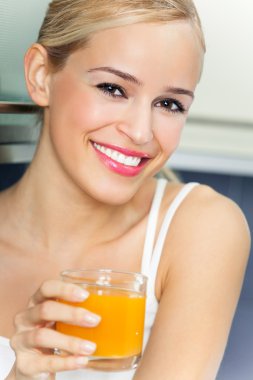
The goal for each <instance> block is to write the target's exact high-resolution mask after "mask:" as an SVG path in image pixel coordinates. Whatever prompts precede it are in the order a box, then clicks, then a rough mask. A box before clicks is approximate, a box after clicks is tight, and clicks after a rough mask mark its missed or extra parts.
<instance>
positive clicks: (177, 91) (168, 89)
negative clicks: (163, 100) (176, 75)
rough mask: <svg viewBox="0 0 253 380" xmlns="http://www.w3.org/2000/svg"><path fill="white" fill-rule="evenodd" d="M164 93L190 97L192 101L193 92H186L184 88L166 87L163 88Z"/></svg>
mask: <svg viewBox="0 0 253 380" xmlns="http://www.w3.org/2000/svg"><path fill="white" fill-rule="evenodd" d="M165 91H166V92H171V93H172V94H175V95H188V96H190V97H191V98H192V99H194V92H193V91H190V90H186V89H184V88H179V87H170V86H169V87H166V88H165Z"/></svg>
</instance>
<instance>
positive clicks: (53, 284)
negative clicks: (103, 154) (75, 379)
mask: <svg viewBox="0 0 253 380" xmlns="http://www.w3.org/2000/svg"><path fill="white" fill-rule="evenodd" d="M122 46H124V49H122ZM119 52H120V54H119ZM202 60H203V53H202V49H201V46H200V43H199V40H198V38H197V36H196V34H195V32H194V31H193V29H192V27H191V25H190V24H188V23H187V22H186V21H180V22H179V21H177V22H171V23H170V24H168V25H153V24H137V25H129V26H126V27H122V28H115V29H111V30H106V31H103V32H100V33H97V34H96V35H95V36H94V37H93V38H92V40H91V41H90V44H89V46H88V48H86V49H81V50H79V51H77V52H75V53H73V54H72V55H71V56H70V57H69V59H68V61H67V63H66V66H65V67H64V69H63V70H61V71H59V72H56V73H52V72H51V71H50V66H49V64H48V59H47V54H46V51H45V50H44V48H43V47H42V46H40V45H38V44H35V45H33V46H32V47H31V48H30V49H29V51H28V53H27V55H26V59H25V67H26V80H27V86H28V90H29V93H30V95H31V97H32V99H33V100H34V101H35V102H36V103H37V104H39V105H41V106H43V107H45V124H44V127H43V132H42V136H41V139H40V143H39V146H38V149H37V152H36V155H35V157H34V159H33V162H32V163H31V165H30V167H29V169H28V170H27V172H26V174H25V175H24V177H23V178H22V179H21V181H19V182H18V183H17V184H16V185H15V186H13V187H12V188H10V189H8V190H6V191H4V192H3V193H2V194H1V195H0V226H1V229H0V260H1V276H0V302H1V303H2V304H4V305H5V310H4V311H3V312H1V316H0V318H1V319H0V335H3V336H6V337H9V338H11V345H12V347H13V348H14V350H15V351H16V355H17V361H16V363H15V365H14V368H13V370H12V372H11V374H10V375H9V376H8V378H7V380H13V379H16V380H24V379H26V380H30V379H31V380H32V379H35V377H36V376H38V375H40V374H41V373H42V374H43V373H50V375H48V376H47V378H50V379H54V376H55V375H54V374H55V373H56V372H58V371H63V370H69V369H77V368H81V367H84V366H85V365H86V363H87V360H86V355H88V354H89V353H90V352H91V351H92V350H94V347H92V346H91V344H92V342H85V341H82V340H79V339H77V338H70V337H67V336H64V335H62V334H59V333H57V332H56V331H54V330H53V329H52V328H51V327H52V322H54V321H56V320H58V321H65V322H69V323H73V324H77V325H89V326H96V325H97V324H98V323H99V321H100V318H99V316H96V315H94V314H92V313H90V312H89V311H88V310H83V309H81V308H73V307H70V306H67V305H62V304H59V303H57V302H56V301H54V299H55V298H62V299H65V300H72V301H78V300H81V299H84V298H85V297H87V296H88V295H87V294H80V289H79V288H78V287H76V286H74V285H71V284H66V283H65V284H64V283H62V282H61V281H59V280H57V279H58V278H59V272H60V271H61V270H64V269H66V268H71V267H72V268H73V267H74V268H76V267H82V268H102V267H106V268H108V267H110V268H112V269H117V270H124V271H134V272H139V271H140V268H141V257H142V249H143V242H144V237H145V229H146V223H147V217H148V213H149V209H150V205H151V202H152V198H153V194H154V190H155V185H156V180H155V179H154V178H153V175H154V174H155V173H156V172H157V171H159V169H160V168H161V167H162V166H163V165H164V164H165V163H166V161H167V160H168V158H169V157H170V156H171V154H172V153H173V151H174V150H175V149H176V147H177V145H178V143H179V140H180V134H181V131H182V128H183V126H184V123H185V120H186V117H187V114H188V110H189V108H190V105H191V103H192V101H193V98H192V96H191V95H190V92H192V93H193V92H194V90H195V87H196V85H197V83H198V80H199V77H200V72H201V68H202ZM101 67H103V68H104V67H110V68H113V69H114V70H115V69H117V70H120V71H122V72H124V73H128V74H130V75H132V76H134V77H135V78H137V80H138V82H141V84H140V83H137V82H136V81H135V82H134V81H133V80H129V77H128V79H126V78H122V75H121V76H119V75H116V74H115V73H114V74H113V73H111V72H110V73H109V72H107V71H104V70H101V69H100V70H95V71H94V69H97V68H101ZM91 70H92V72H91ZM105 82H109V83H114V84H116V85H117V86H118V87H119V86H120V90H119V88H118V87H117V88H115V87H113V89H110V91H111V92H113V93H114V95H116V96H117V97H112V96H111V95H109V94H108V91H109V90H108V88H107V92H106V93H105V92H104V90H103V91H102V90H101V87H99V88H98V85H100V84H101V83H105ZM168 87H169V88H170V89H169V91H168ZM122 88H123V90H124V91H123V92H122ZM175 88H180V89H183V91H180V92H182V93H180V94H179V93H176V94H175ZM165 89H166V91H165ZM177 92H178V91H177ZM168 99H169V102H168ZM171 99H172V100H171ZM166 100H167V103H166ZM179 103H180V104H182V105H183V107H184V109H185V111H184V112H175V110H176V111H178V110H179V108H180V107H178V105H179ZM168 104H169V106H168ZM91 141H96V142H99V143H100V144H113V145H116V146H120V147H123V148H127V149H131V150H134V151H138V152H142V153H145V154H147V155H149V157H150V159H149V160H148V162H147V164H146V166H145V167H144V168H143V170H142V171H141V173H140V174H139V175H137V176H134V177H126V176H122V175H119V174H117V173H115V172H114V171H112V170H110V169H108V167H106V166H105V165H104V164H103V163H102V162H101V161H100V160H99V159H98V157H97V154H96V152H95V151H94V148H93V146H92V144H91ZM91 168H92V175H91ZM181 187H182V185H181V184H176V183H175V184H174V183H170V184H168V185H167V189H166V194H165V196H164V199H163V202H162V207H161V211H160V214H159V220H158V227H159V226H160V225H161V223H162V220H163V217H164V215H165V212H166V210H167V209H168V207H169V205H170V203H171V202H172V200H173V199H174V197H175V196H176V194H177V193H178V191H179V190H180V188H181ZM87 220H88V221H89V222H88V223H87ZM13 236H15V239H13ZM182 237H183V238H182ZM248 252H249V232H248V227H247V224H246V222H245V219H244V217H243V215H242V213H241V211H240V210H239V208H238V207H237V206H236V205H235V204H234V203H233V202H231V201H230V200H228V199H227V198H225V197H223V196H221V195H219V194H217V193H216V192H215V191H214V190H212V189H210V188H208V187H206V186H198V187H197V188H195V189H194V190H193V191H192V192H191V193H190V194H189V195H188V197H187V198H186V200H185V201H184V202H183V204H182V205H181V206H180V208H179V210H178V211H177V213H176V215H175V217H174V218H173V222H172V225H171V227H170V231H169V233H168V236H167V239H166V242H165V246H164V250H163V254H162V258H161V262H160V265H159V269H158V274H157V279H156V289H155V292H156V297H157V299H158V301H159V310H158V313H157V318H156V321H155V324H154V327H153V330H152V334H151V337H150V340H149V342H148V345H147V348H146V351H145V353H144V356H143V359H142V362H141V365H140V366H139V368H138V370H137V372H136V375H135V376H134V379H135V380H143V379H145V380H151V379H154V378H155V377H157V378H159V379H160V380H165V379H168V378H170V379H177V380H191V379H192V380H197V379H199V380H209V379H214V378H215V375H216V373H217V369H218V366H219V363H220V360H221V358H222V355H223V351H224V347H225V345H226V341H227V337H228V333H229V329H230V326H231V321H232V318H233V315H234V311H235V307H236V304H237V301H238V297H239V294H240V289H241V284H242V280H243V276H244V271H245V266H246V262H247V258H248ZM14 279H15V280H14ZM41 284H42V285H41ZM210 284H211V286H210ZM13 320H14V321H15V324H14V325H13ZM53 347H59V348H61V349H63V350H67V351H68V352H69V355H68V356H67V357H64V358H61V357H57V356H52V355H51V352H52V351H51V349H52V348H53ZM161 352H162V355H161Z"/></svg>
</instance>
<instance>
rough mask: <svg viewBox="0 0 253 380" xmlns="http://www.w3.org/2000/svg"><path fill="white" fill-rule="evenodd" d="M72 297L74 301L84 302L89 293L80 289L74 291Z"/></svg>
mask: <svg viewBox="0 0 253 380" xmlns="http://www.w3.org/2000/svg"><path fill="white" fill-rule="evenodd" d="M73 295H74V298H75V300H76V301H84V300H86V298H88V297H89V293H88V292H87V291H86V290H84V289H81V288H80V289H76V290H75V291H74V294H73Z"/></svg>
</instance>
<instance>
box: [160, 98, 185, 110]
mask: <svg viewBox="0 0 253 380" xmlns="http://www.w3.org/2000/svg"><path fill="white" fill-rule="evenodd" d="M156 107H159V108H163V109H165V110H166V111H168V112H172V113H185V112H186V109H185V107H184V106H183V104H182V103H181V102H179V100H176V99H170V98H168V99H163V100H160V101H159V102H157V103H156Z"/></svg>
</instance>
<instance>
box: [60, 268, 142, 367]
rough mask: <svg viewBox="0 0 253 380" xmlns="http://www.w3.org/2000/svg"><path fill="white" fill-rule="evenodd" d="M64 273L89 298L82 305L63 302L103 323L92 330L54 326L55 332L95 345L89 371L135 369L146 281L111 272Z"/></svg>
mask: <svg viewBox="0 0 253 380" xmlns="http://www.w3.org/2000/svg"><path fill="white" fill-rule="evenodd" d="M64 273H65V276H66V273H68V276H72V277H73V274H74V276H75V279H74V280H73V278H72V281H71V282H74V283H78V284H79V285H80V286H82V287H83V288H85V289H86V290H88V292H89V294H90V295H89V297H88V298H87V300H85V301H83V302H81V303H70V302H65V301H64V302H65V303H68V304H71V305H74V306H78V307H84V308H86V309H88V310H90V311H91V312H94V313H96V314H99V315H100V316H101V318H102V320H101V322H100V324H99V325H98V326H96V327H94V328H90V327H87V328H86V327H80V326H73V325H68V324H66V323H62V322H57V324H56V329H57V331H59V332H62V333H64V334H67V335H72V336H77V337H80V338H82V339H86V340H90V341H93V342H95V343H96V344H97V350H96V351H95V352H94V354H93V355H92V356H90V357H89V359H90V361H89V365H88V366H89V368H93V369H98V370H108V371H113V370H115V371H119V370H124V369H130V368H135V367H136V366H137V364H138V362H139V360H140V358H141V352H142V342H143V330H144V318H145V303H146V282H147V279H146V277H145V276H142V275H141V274H139V273H124V272H115V271H111V270H99V271H76V272H69V271H68V272H64ZM63 275H64V274H63ZM63 279H64V281H66V278H64V277H63ZM67 281H69V278H67ZM61 302H63V301H61Z"/></svg>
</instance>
